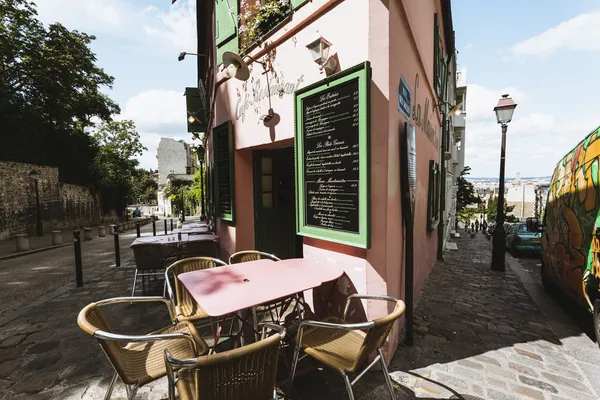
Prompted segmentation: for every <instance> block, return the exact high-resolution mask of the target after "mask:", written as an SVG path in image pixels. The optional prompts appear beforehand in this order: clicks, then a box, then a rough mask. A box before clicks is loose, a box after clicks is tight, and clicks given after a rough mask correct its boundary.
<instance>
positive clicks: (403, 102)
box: [398, 77, 410, 121]
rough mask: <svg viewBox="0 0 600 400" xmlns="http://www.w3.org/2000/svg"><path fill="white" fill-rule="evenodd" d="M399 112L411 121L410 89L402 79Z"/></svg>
mask: <svg viewBox="0 0 600 400" xmlns="http://www.w3.org/2000/svg"><path fill="white" fill-rule="evenodd" d="M398 111H400V112H401V113H402V115H404V116H405V117H406V119H407V120H409V121H410V89H409V87H408V84H407V83H406V81H405V80H404V78H402V77H400V83H399V84H398Z"/></svg>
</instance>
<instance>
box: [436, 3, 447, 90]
mask: <svg viewBox="0 0 600 400" xmlns="http://www.w3.org/2000/svg"><path fill="white" fill-rule="evenodd" d="M433 29H434V31H433V85H434V89H435V93H436V94H437V96H438V99H441V98H442V96H443V95H444V92H443V89H444V84H445V82H446V80H447V79H445V78H444V77H445V75H446V73H447V71H446V55H445V54H444V47H443V46H442V35H441V29H440V21H439V19H438V14H437V13H435V14H434V15H433Z"/></svg>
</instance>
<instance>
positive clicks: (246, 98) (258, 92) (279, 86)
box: [235, 75, 304, 122]
mask: <svg viewBox="0 0 600 400" xmlns="http://www.w3.org/2000/svg"><path fill="white" fill-rule="evenodd" d="M264 82H265V81H263V80H262V79H260V78H259V79H257V80H256V82H254V83H253V84H252V86H251V88H250V89H249V90H247V91H246V92H245V93H244V94H243V95H242V96H241V97H240V98H239V99H238V101H237V104H236V106H235V119H236V120H239V119H240V118H241V119H242V122H244V120H245V118H246V110H248V108H250V107H251V106H253V105H254V104H256V103H258V102H260V101H262V100H264V99H266V98H267V97H269V92H270V95H271V96H274V95H275V96H283V95H284V94H287V95H293V94H294V92H295V91H296V90H298V88H299V87H300V84H301V83H302V82H304V75H301V76H300V78H298V80H297V81H296V82H285V81H283V82H275V83H273V82H270V85H269V86H270V87H267V85H265V83H264ZM269 89H270V90H269Z"/></svg>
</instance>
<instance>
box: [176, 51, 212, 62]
mask: <svg viewBox="0 0 600 400" xmlns="http://www.w3.org/2000/svg"><path fill="white" fill-rule="evenodd" d="M188 55H189V56H198V57H205V56H206V55H205V54H198V53H186V52H185V51H182V52H181V53H179V56H178V57H177V59H178V60H179V61H183V59H184V58H185V56H188Z"/></svg>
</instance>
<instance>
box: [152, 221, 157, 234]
mask: <svg viewBox="0 0 600 400" xmlns="http://www.w3.org/2000/svg"><path fill="white" fill-rule="evenodd" d="M152 236H156V221H155V220H152Z"/></svg>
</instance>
